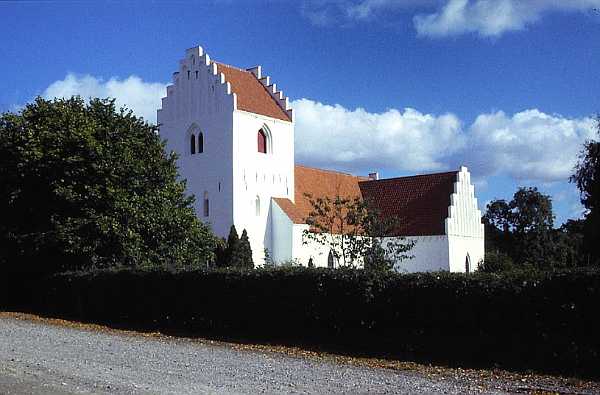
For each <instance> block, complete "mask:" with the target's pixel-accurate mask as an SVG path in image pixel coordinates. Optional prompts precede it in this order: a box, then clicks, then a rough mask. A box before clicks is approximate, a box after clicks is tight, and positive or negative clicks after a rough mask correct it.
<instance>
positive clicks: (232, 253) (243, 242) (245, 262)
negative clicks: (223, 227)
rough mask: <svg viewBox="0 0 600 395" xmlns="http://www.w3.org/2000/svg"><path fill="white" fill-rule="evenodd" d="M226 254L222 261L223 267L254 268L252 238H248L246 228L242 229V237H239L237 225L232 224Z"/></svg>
mask: <svg viewBox="0 0 600 395" xmlns="http://www.w3.org/2000/svg"><path fill="white" fill-rule="evenodd" d="M224 256H225V259H224V261H223V262H222V263H221V265H220V266H221V267H237V268H245V269H252V268H254V262H253V261H252V248H251V247H250V240H249V239H248V233H247V232H246V229H244V230H243V231H242V237H241V238H240V237H238V233H237V230H236V228H235V225H231V228H229V236H228V237H227V247H226V249H225V254H224Z"/></svg>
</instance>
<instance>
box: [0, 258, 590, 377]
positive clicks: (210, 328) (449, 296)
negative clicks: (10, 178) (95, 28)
mask: <svg viewBox="0 0 600 395" xmlns="http://www.w3.org/2000/svg"><path fill="white" fill-rule="evenodd" d="M0 281H2V282H4V284H0V304H2V305H3V306H0V307H3V308H12V309H19V310H28V311H34V312H37V313H43V314H49V315H53V316H61V317H67V318H74V319H78V320H85V321H92V322H99V323H108V324H113V325H115V324H121V325H124V326H126V327H129V328H143V329H152V330H157V329H158V330H164V331H175V332H179V333H182V332H183V333H186V334H191V335H203V336H215V337H220V338H224V337H237V338H241V339H245V340H258V341H269V342H282V343H291V344H305V345H306V344H308V345H317V346H320V347H323V346H328V347H330V348H332V349H334V350H338V351H340V350H341V351H345V352H353V353H368V354H371V355H385V356H391V357H397V358H409V359H416V360H420V361H427V362H437V363H448V364H460V365H461V366H483V367H496V366H499V367H503V368H511V369H534V370H538V371H546V372H560V373H563V374H576V375H586V376H595V377H598V375H599V371H598V369H597V367H598V366H600V338H599V337H598V334H599V333H600V324H599V319H598V314H597V308H598V305H599V302H600V271H598V270H596V271H592V270H591V269H588V270H583V269H579V270H572V271H562V272H544V273H539V272H538V273H535V272H513V273H510V274H505V275H493V274H483V273H480V274H477V273H475V274H471V275H464V274H452V273H421V274H408V275H401V274H396V273H380V272H366V271H363V270H349V269H347V270H343V269H339V270H330V269H321V268H315V269H308V268H299V267H288V268H284V269H257V270H253V271H240V270H233V269H228V270H216V271H180V272H172V273H170V272H161V271H127V270H122V271H103V272H97V273H88V274H68V275H58V276H53V277H51V278H47V279H40V280H37V281H31V280H30V279H27V281H25V280H24V279H21V280H19V279H17V278H12V279H8V278H4V279H2V280H0ZM9 284H20V288H13V291H12V292H11V293H4V294H3V295H2V291H1V290H6V289H7V287H8V285H9ZM141 301H143V302H141Z"/></svg>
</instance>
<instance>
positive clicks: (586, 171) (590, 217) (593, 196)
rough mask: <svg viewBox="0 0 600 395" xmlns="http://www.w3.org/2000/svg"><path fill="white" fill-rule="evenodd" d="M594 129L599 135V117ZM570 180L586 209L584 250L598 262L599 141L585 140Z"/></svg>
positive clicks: (599, 218)
mask: <svg viewBox="0 0 600 395" xmlns="http://www.w3.org/2000/svg"><path fill="white" fill-rule="evenodd" d="M596 129H597V132H598V135H599V136H600V117H598V118H597V119H596ZM570 180H571V182H573V183H575V185H577V188H578V189H579V192H580V196H581V203H582V204H583V206H584V207H585V208H586V210H587V212H586V217H585V222H584V231H583V234H584V240H583V246H584V250H585V251H586V252H587V254H589V256H590V257H591V259H592V260H593V261H595V262H596V263H600V141H594V140H589V141H586V143H585V144H584V146H583V150H582V151H581V153H580V155H579V161H578V163H577V166H576V167H575V174H573V175H572V176H571V178H570Z"/></svg>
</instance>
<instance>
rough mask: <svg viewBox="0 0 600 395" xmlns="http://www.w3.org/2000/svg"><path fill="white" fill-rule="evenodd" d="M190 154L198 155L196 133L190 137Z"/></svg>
mask: <svg viewBox="0 0 600 395" xmlns="http://www.w3.org/2000/svg"><path fill="white" fill-rule="evenodd" d="M190 153H191V154H192V155H194V154H195V153H196V136H195V135H194V133H192V135H191V136H190Z"/></svg>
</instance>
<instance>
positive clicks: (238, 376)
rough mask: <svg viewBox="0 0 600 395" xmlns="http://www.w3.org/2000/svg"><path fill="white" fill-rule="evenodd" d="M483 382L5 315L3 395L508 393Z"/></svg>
mask: <svg viewBox="0 0 600 395" xmlns="http://www.w3.org/2000/svg"><path fill="white" fill-rule="evenodd" d="M480 384H481V383H479V384H478V383H476V382H473V381H469V380H465V379H464V378H463V379H461V378H460V377H459V378H456V379H451V378H450V379H448V377H429V376H428V375H427V374H423V373H420V372H418V371H398V370H391V369H382V368H370V367H365V366H355V365H352V364H346V363H335V361H327V360H323V359H319V358H310V357H309V358H303V357H300V356H289V355H285V354H282V353H277V352H268V351H252V350H240V349H238V348H237V347H235V346H232V345H228V344H222V343H213V344H211V343H210V342H202V341H196V340H190V339H176V338H169V337H164V336H142V335H129V334H124V333H118V332H114V333H113V332H110V331H94V330H90V329H78V328H73V327H66V326H60V325H50V324H47V323H44V322H36V321H31V320H23V319H16V318H12V317H6V316H0V393H3V394H4V393H6V394H11V393H13V394H17V393H18V394H20V393H29V394H70V393H134V394H144V393H161V394H162V393H164V394H169V393H176V394H189V393H193V394H206V393H211V394H214V393H222V394H233V393H319V394H321V393H401V394H402V393H406V394H414V393H428V394H435V393H444V394H458V393H496V394H500V393H507V392H503V391H501V390H497V389H496V390H494V389H489V387H488V389H485V388H483V387H482V386H481V385H480ZM498 388H503V387H498ZM504 388H505V387H504Z"/></svg>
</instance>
